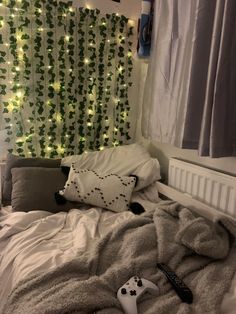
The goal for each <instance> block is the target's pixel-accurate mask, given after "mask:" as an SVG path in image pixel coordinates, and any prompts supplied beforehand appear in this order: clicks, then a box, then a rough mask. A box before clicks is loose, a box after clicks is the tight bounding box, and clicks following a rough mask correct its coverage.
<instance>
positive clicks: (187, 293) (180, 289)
mask: <svg viewBox="0 0 236 314" xmlns="http://www.w3.org/2000/svg"><path fill="white" fill-rule="evenodd" d="M157 267H158V268H159V269H160V270H161V271H162V272H163V273H164V274H165V275H166V278H167V279H168V280H169V282H170V283H171V284H172V286H173V288H174V289H175V291H176V293H177V294H178V296H179V297H180V299H181V300H182V301H183V302H185V303H188V304H191V303H192V302H193V294H192V291H191V290H190V289H189V288H188V287H187V286H186V284H185V283H184V282H183V281H182V280H181V279H180V278H179V277H178V276H177V275H176V273H175V272H173V270H171V269H170V268H169V267H168V266H167V265H165V264H161V263H158V264H157Z"/></svg>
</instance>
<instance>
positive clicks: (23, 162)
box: [2, 154, 61, 205]
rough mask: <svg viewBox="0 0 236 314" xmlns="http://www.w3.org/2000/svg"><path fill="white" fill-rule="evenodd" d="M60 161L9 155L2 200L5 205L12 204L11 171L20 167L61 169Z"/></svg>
mask: <svg viewBox="0 0 236 314" xmlns="http://www.w3.org/2000/svg"><path fill="white" fill-rule="evenodd" d="M60 163H61V160H60V159H49V158H39V157H36V158H25V157H19V156H15V155H13V154H8V156H7V160H6V170H5V176H4V181H3V191H2V198H3V204H4V205H9V204H10V203H11V192H12V177H11V169H12V168H19V167H47V168H58V167H60Z"/></svg>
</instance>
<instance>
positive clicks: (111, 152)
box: [61, 144, 161, 191]
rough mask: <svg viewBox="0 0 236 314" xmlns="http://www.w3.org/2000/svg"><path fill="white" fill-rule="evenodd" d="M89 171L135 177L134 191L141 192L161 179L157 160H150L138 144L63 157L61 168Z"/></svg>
mask: <svg viewBox="0 0 236 314" xmlns="http://www.w3.org/2000/svg"><path fill="white" fill-rule="evenodd" d="M72 163H74V164H75V168H80V169H89V170H94V171H97V172H98V173H102V174H103V175H105V174H109V173H116V174H119V175H120V176H129V175H131V174H133V175H136V176H137V177H138V178H139V181H138V184H137V186H136V188H135V191H138V190H141V189H143V188H145V187H147V186H148V185H150V184H151V183H153V182H154V181H157V180H159V179H160V178H161V176H160V165H159V162H158V160H157V159H155V158H151V157H150V155H149V153H148V152H147V150H146V149H145V148H144V147H143V146H141V145H139V144H130V145H124V146H118V147H114V148H107V149H104V150H102V151H95V152H88V153H83V154H81V155H74V156H69V157H65V158H63V159H62V161H61V165H62V166H69V167H70V166H71V165H72Z"/></svg>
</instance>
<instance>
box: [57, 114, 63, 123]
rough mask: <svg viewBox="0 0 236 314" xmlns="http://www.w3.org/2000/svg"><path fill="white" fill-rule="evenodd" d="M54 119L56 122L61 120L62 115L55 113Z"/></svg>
mask: <svg viewBox="0 0 236 314" xmlns="http://www.w3.org/2000/svg"><path fill="white" fill-rule="evenodd" d="M56 120H57V122H59V123H60V122H61V120H62V116H61V114H60V113H58V114H57V115H56Z"/></svg>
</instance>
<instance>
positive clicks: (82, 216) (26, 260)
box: [0, 201, 236, 314]
mask: <svg viewBox="0 0 236 314" xmlns="http://www.w3.org/2000/svg"><path fill="white" fill-rule="evenodd" d="M145 205H146V207H147V208H149V209H150V208H152V207H153V206H154V204H153V203H150V202H148V201H145ZM133 217H134V215H133V214H132V213H131V212H123V213H113V212H110V211H107V210H102V209H99V208H90V209H88V210H78V209H72V210H70V211H69V212H68V213H62V212H61V213H57V214H51V213H49V212H45V211H33V212H29V213H22V212H21V213H20V212H18V213H11V214H8V215H4V216H3V217H0V226H1V227H3V228H2V229H1V230H0V283H1V285H0V313H1V306H2V305H1V304H2V302H1V300H4V299H5V298H6V297H7V295H8V294H9V293H10V291H11V289H12V288H13V287H14V286H15V285H16V284H17V283H18V282H19V281H20V280H22V279H24V278H26V277H27V276H30V275H32V274H35V273H36V272H41V271H44V270H45V269H51V268H53V267H55V266H57V265H60V264H61V263H64V262H66V261H68V260H70V259H71V258H74V257H76V256H78V255H79V254H81V253H82V252H84V251H86V250H88V249H89V248H90V247H91V246H92V245H93V244H94V243H95V241H96V239H99V238H101V237H102V236H104V235H105V234H106V233H107V232H108V231H109V230H111V229H113V228H115V226H117V225H118V224H119V223H121V222H123V221H127V220H128V219H132V218H133ZM2 283H4V284H2ZM235 308H236V276H235V277H234V280H233V282H232V286H231V288H230V290H229V292H228V293H227V294H226V295H225V297H224V300H223V303H222V307H221V313H223V314H233V313H235Z"/></svg>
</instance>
